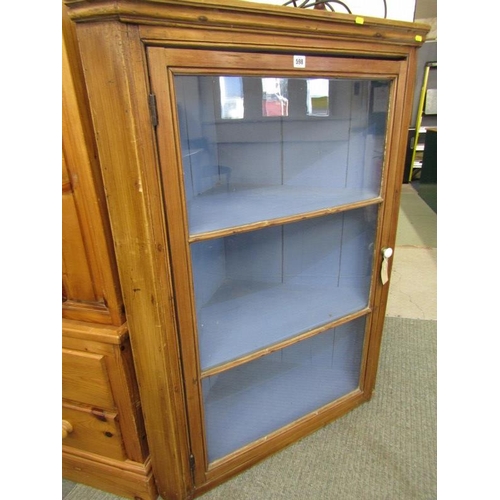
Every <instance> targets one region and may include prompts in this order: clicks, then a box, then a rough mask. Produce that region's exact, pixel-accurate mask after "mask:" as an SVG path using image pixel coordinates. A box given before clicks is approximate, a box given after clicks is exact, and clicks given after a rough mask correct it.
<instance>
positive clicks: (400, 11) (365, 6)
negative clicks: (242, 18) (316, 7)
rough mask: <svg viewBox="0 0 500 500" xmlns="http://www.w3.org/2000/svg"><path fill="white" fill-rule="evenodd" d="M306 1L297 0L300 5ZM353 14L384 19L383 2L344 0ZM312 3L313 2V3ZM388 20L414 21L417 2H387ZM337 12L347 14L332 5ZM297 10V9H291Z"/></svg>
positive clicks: (282, 0) (278, 2) (276, 2)
mask: <svg viewBox="0 0 500 500" xmlns="http://www.w3.org/2000/svg"><path fill="white" fill-rule="evenodd" d="M247 1H249V2H257V3H268V4H272V5H283V4H284V3H285V2H286V0H247ZM303 1H304V0H297V4H298V5H300V4H301V3H302V2H303ZM342 1H343V3H344V4H346V5H347V6H348V7H349V9H350V10H351V12H352V13H353V14H356V15H361V16H370V17H384V2H383V0H342ZM311 3H312V2H311ZM386 3H387V19H395V20H398V21H413V19H414V14H415V0H386ZM331 5H332V7H333V8H334V9H335V12H347V11H346V10H345V9H344V7H342V5H341V4H336V3H332V4H331ZM290 8H295V7H293V6H292V7H290Z"/></svg>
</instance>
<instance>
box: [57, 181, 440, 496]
mask: <svg viewBox="0 0 500 500" xmlns="http://www.w3.org/2000/svg"><path fill="white" fill-rule="evenodd" d="M393 259H394V260H393V268H392V276H391V282H390V288H389V299H388V303H387V316H392V317H402V318H413V319H427V320H437V302H436V296H437V279H436V278H437V215H436V213H434V211H433V210H432V209H431V208H430V207H429V206H428V205H427V204H426V203H425V202H424V201H423V200H422V198H420V196H419V195H418V192H417V190H416V189H415V187H414V186H412V185H410V184H404V185H403V187H402V197H401V209H400V215H399V223H398V231H397V236H396V248H395V251H394V257H393ZM65 497H67V498H68V499H69V498H75V499H79V500H80V499H91V498H92V499H94V500H108V499H109V500H115V499H119V497H116V496H114V495H111V494H106V493H104V492H99V491H98V490H95V489H93V488H89V487H86V486H84V485H75V483H72V482H70V481H67V480H63V483H62V498H63V499H64V498H65Z"/></svg>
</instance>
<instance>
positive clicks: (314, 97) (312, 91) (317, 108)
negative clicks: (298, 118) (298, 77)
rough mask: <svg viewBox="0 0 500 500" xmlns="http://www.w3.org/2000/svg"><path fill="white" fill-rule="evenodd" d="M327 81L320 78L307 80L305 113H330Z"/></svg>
mask: <svg viewBox="0 0 500 500" xmlns="http://www.w3.org/2000/svg"><path fill="white" fill-rule="evenodd" d="M328 97H329V81H328V80H324V79H321V78H315V79H309V80H307V114H308V115H309V116H328V115H329V114H330V103H329V100H328Z"/></svg>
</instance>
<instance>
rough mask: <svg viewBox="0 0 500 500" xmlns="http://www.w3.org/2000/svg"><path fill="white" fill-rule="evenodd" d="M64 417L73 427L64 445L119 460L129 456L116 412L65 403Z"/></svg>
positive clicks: (64, 440)
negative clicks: (124, 447)
mask: <svg viewBox="0 0 500 500" xmlns="http://www.w3.org/2000/svg"><path fill="white" fill-rule="evenodd" d="M62 418H63V420H65V421H67V422H69V423H70V424H71V427H72V431H71V432H69V433H68V434H67V437H65V438H64V439H63V445H65V446H71V447H73V448H78V449H79V450H84V451H89V452H91V453H97V454H98V455H102V456H105V457H109V458H114V459H117V460H125V459H126V458H127V457H126V456H125V452H124V450H123V444H122V435H121V431H120V427H119V424H118V418H117V414H116V413H113V412H107V411H104V410H101V409H99V408H87V407H79V406H76V405H70V404H63V409H62Z"/></svg>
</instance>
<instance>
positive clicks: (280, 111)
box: [262, 78, 288, 116]
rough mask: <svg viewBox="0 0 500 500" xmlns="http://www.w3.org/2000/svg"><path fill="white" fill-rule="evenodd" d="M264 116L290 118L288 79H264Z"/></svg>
mask: <svg viewBox="0 0 500 500" xmlns="http://www.w3.org/2000/svg"><path fill="white" fill-rule="evenodd" d="M262 116H288V79H287V78H262Z"/></svg>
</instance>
